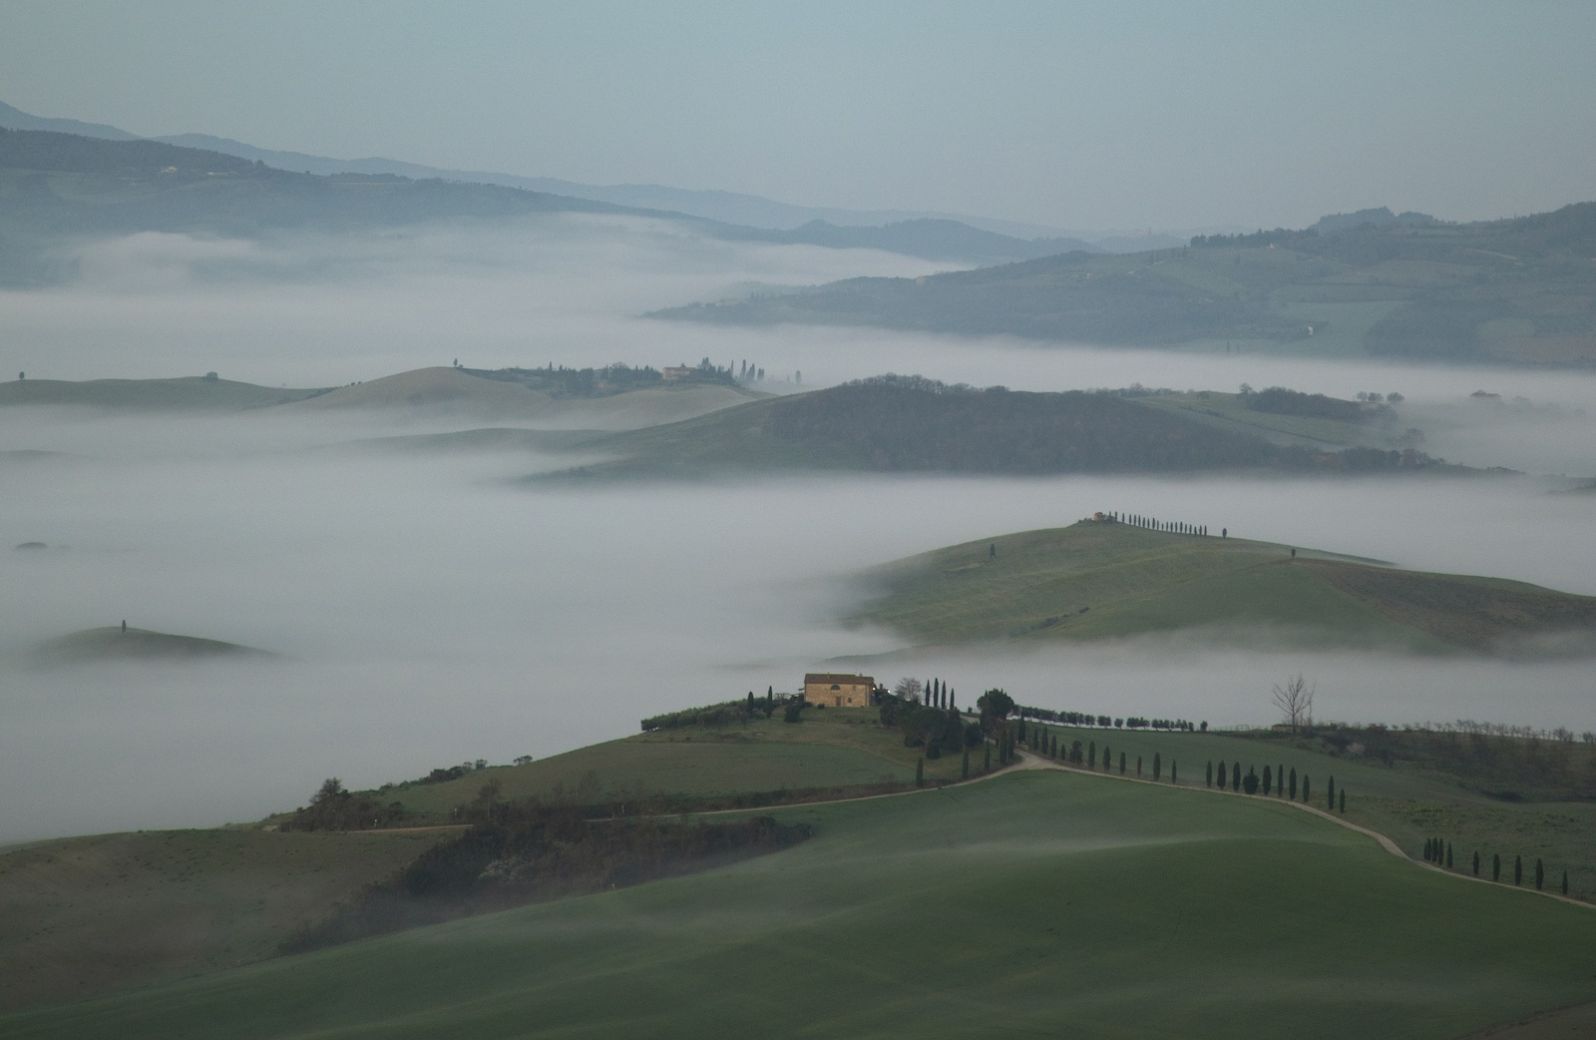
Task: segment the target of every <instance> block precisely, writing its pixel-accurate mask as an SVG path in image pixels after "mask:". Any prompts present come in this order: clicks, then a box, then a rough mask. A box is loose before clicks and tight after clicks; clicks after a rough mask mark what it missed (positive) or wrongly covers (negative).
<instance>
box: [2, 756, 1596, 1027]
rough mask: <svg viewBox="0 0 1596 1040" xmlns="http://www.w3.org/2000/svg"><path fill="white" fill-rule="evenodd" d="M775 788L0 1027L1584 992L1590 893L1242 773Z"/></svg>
mask: <svg viewBox="0 0 1596 1040" xmlns="http://www.w3.org/2000/svg"><path fill="white" fill-rule="evenodd" d="M778 815H780V816H782V817H783V818H786V819H795V820H803V821H806V822H808V823H810V824H811V825H812V826H814V827H815V828H816V832H817V833H816V836H815V837H814V838H812V839H811V840H809V841H807V842H805V843H803V844H802V845H799V846H797V847H795V848H792V849H789V850H787V851H785V852H782V853H778V854H775V855H770V856H764V857H759V858H756V859H752V860H746V861H743V862H741V863H738V864H736V865H733V866H730V867H726V868H723V869H720V870H715V871H712V872H709V873H706V874H700V875H696V876H691V877H683V878H675V879H670V880H666V881H660V882H656V883H650V884H645V885H641V886H638V887H635V888H629V889H622V890H618V891H613V892H607V893H603V894H599V895H594V896H584V897H579V898H573V899H569V900H564V901H560V902H555V903H549V904H543V905H537V906H531V907H526V908H523V909H519V910H514V911H510V912H506V913H501V914H494V915H489V916H485V917H478V918H472V919H468V920H462V921H457V922H453V923H451V924H447V925H443V926H439V927H434V928H426V929H420V930H416V931H412V932H407V933H401V934H397V935H392V936H388V937H384V938H380V939H376V940H371V941H366V942H360V943H355V944H351V945H349V946H345V947H339V948H334V949H329V950H325V951H322V952H319V953H314V954H309V955H304V956H297V957H292V958H283V959H279V960H276V961H271V962H267V963H263V964H258V965H253V966H249V967H245V968H241V969H236V970H232V971H226V972H221V973H217V974H211V975H206V976H201V977H199V978H195V979H191V980H186V981H183V982H179V983H175V984H172V985H167V986H162V987H159V988H155V989H150V990H144V991H140V992H136V993H130V994H126V995H121V996H112V997H107V998H103V999H98V1000H92V1001H86V1002H83V1003H79V1004H75V1005H70V1006H67V1007H63V1008H59V1009H53V1010H44V1011H39V1012H33V1013H23V1014H20V1015H13V1016H10V1017H7V1018H3V1019H0V1032H4V1033H5V1035H7V1036H8V1037H12V1038H16V1040H42V1038H47V1037H72V1038H74V1040H87V1038H94V1037H116V1038H117V1040H137V1038H140V1037H161V1038H162V1040H179V1038H182V1037H204V1038H206V1040H227V1038H246V1037H311V1036H316V1037H319V1038H337V1037H354V1036H360V1037H364V1038H379V1037H381V1038H387V1037H394V1038H397V1037H432V1036H439V1035H469V1036H474V1037H482V1038H492V1037H511V1036H528V1035H536V1036H559V1037H586V1036H592V1037H613V1036H651V1037H678V1036H679V1037H701V1036H710V1035H740V1034H745V1033H757V1034H759V1035H762V1036H777V1037H784V1036H803V1037H811V1038H812V1037H830V1036H837V1037H860V1036H877V1037H892V1036H905V1037H911V1036H912V1037H922V1036H948V1037H963V1036H970V1037H974V1036H991V1035H1030V1034H1036V1035H1048V1036H1052V1035H1060V1034H1072V1035H1080V1036H1091V1037H1142V1036H1182V1037H1222V1036H1224V1037H1228V1036H1237V1035H1282V1036H1287V1035H1289V1036H1293V1037H1303V1038H1311V1037H1327V1038H1328V1037H1336V1038H1340V1037H1345V1036H1352V1035H1384V1036H1402V1037H1412V1038H1426V1037H1435V1038H1451V1037H1457V1036H1461V1035H1463V1034H1465V1033H1467V1032H1470V1031H1472V1030H1476V1029H1479V1028H1481V1027H1484V1026H1487V1025H1490V1024H1492V1023H1495V1022H1501V1021H1508V1020H1513V1019H1516V1018H1519V1017H1521V1016H1523V1015H1525V1014H1527V1013H1530V1012H1532V1011H1535V1010H1539V1009H1544V1008H1549V1007H1554V1006H1559V1005H1564V1004H1569V1003H1573V1002H1578V1001H1586V1000H1590V999H1591V998H1592V997H1593V996H1596V984H1593V983H1592V981H1591V979H1590V972H1589V966H1588V964H1586V963H1585V959H1584V958H1583V956H1581V953H1582V951H1584V950H1587V949H1589V948H1590V946H1591V944H1592V943H1593V942H1596V915H1593V914H1591V913H1590V912H1589V911H1588V910H1585V909H1582V908H1576V907H1571V906H1567V905H1564V904H1560V903H1557V902H1554V901H1552V900H1548V899H1542V898H1536V897H1534V896H1531V895H1528V894H1526V893H1524V892H1515V891H1511V890H1506V889H1504V888H1502V887H1500V886H1496V887H1492V886H1486V885H1475V884H1466V883H1463V882H1459V881H1457V880H1454V879H1451V878H1445V877H1442V876H1440V875H1438V874H1436V873H1433V872H1430V871H1425V870H1421V869H1418V868H1416V867H1414V866H1413V865H1412V864H1411V863H1407V862H1404V861H1400V860H1397V859H1395V858H1393V857H1391V856H1390V855H1388V854H1387V853H1385V852H1384V851H1382V850H1381V849H1379V848H1378V847H1377V846H1376V845H1375V844H1374V843H1373V842H1372V841H1370V840H1369V839H1367V838H1365V837H1363V836H1360V835H1357V834H1354V833H1352V832H1350V831H1347V830H1344V829H1342V828H1339V827H1337V826H1335V825H1334V824H1332V823H1329V822H1328V821H1324V820H1321V819H1318V818H1315V817H1313V816H1310V815H1308V814H1306V813H1302V812H1299V811H1295V810H1293V809H1291V808H1290V807H1288V806H1285V805H1279V804H1271V803H1268V802H1265V801H1263V800H1259V799H1242V798H1221V797H1216V796H1212V795H1206V794H1202V793H1197V792H1190V791H1178V790H1171V789H1168V788H1162V787H1156V786H1152V785H1136V784H1127V783H1118V782H1112V781H1107V780H1103V779H1101V778H1092V777H1083V776H1075V775H1067V774H1057V773H1029V774H1027V773H1020V774H1015V775H1011V776H1006V777H1001V778H998V779H994V780H992V781H989V782H984V783H978V784H973V785H970V786H968V787H959V788H952V789H947V790H942V791H939V792H934V793H926V794H922V795H914V796H910V797H906V798H893V799H883V800H875V801H866V802H855V803H851V804H843V805H831V806H823V807H809V808H794V809H790V810H784V811H782V812H780V813H779V814H778Z"/></svg>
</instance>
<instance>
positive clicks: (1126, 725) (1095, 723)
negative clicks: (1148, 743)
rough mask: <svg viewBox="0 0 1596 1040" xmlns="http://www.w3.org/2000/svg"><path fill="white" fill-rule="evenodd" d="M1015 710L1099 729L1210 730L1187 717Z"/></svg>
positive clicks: (1025, 706)
mask: <svg viewBox="0 0 1596 1040" xmlns="http://www.w3.org/2000/svg"><path fill="white" fill-rule="evenodd" d="M1014 710H1015V712H1016V713H1017V714H1018V715H1019V716H1020V718H1021V719H1022V720H1023V719H1038V720H1040V721H1042V722H1052V723H1056V724H1058V725H1061V726H1088V727H1095V728H1097V729H1109V728H1113V729H1154V730H1168V731H1171V732H1177V733H1196V732H1203V733H1206V732H1208V723H1207V722H1201V723H1195V724H1194V723H1192V722H1188V721H1187V720H1185V719H1149V718H1146V717H1144V716H1141V715H1126V716H1123V717H1118V718H1116V717H1114V716H1112V715H1095V714H1093V713H1092V712H1087V711H1055V710H1054V709H1052V708H1037V707H1034V706H1032V705H1029V704H1022V705H1019V706H1017V707H1016V708H1015V709H1014Z"/></svg>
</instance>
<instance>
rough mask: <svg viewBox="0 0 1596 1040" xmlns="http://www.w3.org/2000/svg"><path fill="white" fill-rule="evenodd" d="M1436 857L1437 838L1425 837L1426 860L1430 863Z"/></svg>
mask: <svg viewBox="0 0 1596 1040" xmlns="http://www.w3.org/2000/svg"><path fill="white" fill-rule="evenodd" d="M1434 858H1435V839H1434V838H1425V839H1424V862H1426V863H1428V862H1430V861H1431V860H1433V859H1434Z"/></svg>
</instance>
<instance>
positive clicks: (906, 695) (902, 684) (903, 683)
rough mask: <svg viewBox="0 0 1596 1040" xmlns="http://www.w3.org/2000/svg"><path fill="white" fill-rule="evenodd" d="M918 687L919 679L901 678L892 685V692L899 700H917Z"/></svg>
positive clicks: (919, 687) (918, 696)
mask: <svg viewBox="0 0 1596 1040" xmlns="http://www.w3.org/2000/svg"><path fill="white" fill-rule="evenodd" d="M920 689H921V685H920V680H919V679H909V678H903V679H899V680H898V682H897V684H896V685H894V686H893V687H892V692H893V694H894V695H895V696H896V697H897V698H898V699H899V700H905V701H917V700H919V699H920Z"/></svg>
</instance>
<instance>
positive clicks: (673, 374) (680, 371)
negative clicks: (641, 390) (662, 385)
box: [659, 365, 698, 383]
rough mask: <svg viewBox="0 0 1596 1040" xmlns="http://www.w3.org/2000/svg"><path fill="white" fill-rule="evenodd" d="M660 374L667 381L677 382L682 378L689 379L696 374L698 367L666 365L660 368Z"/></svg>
mask: <svg viewBox="0 0 1596 1040" xmlns="http://www.w3.org/2000/svg"><path fill="white" fill-rule="evenodd" d="M659 374H660V376H661V377H662V378H663V379H664V380H665V382H667V383H679V382H681V381H682V380H684V379H691V378H693V376H695V375H697V374H698V369H696V368H688V367H687V366H686V365H667V366H666V367H664V368H662V369H660V372H659Z"/></svg>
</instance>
